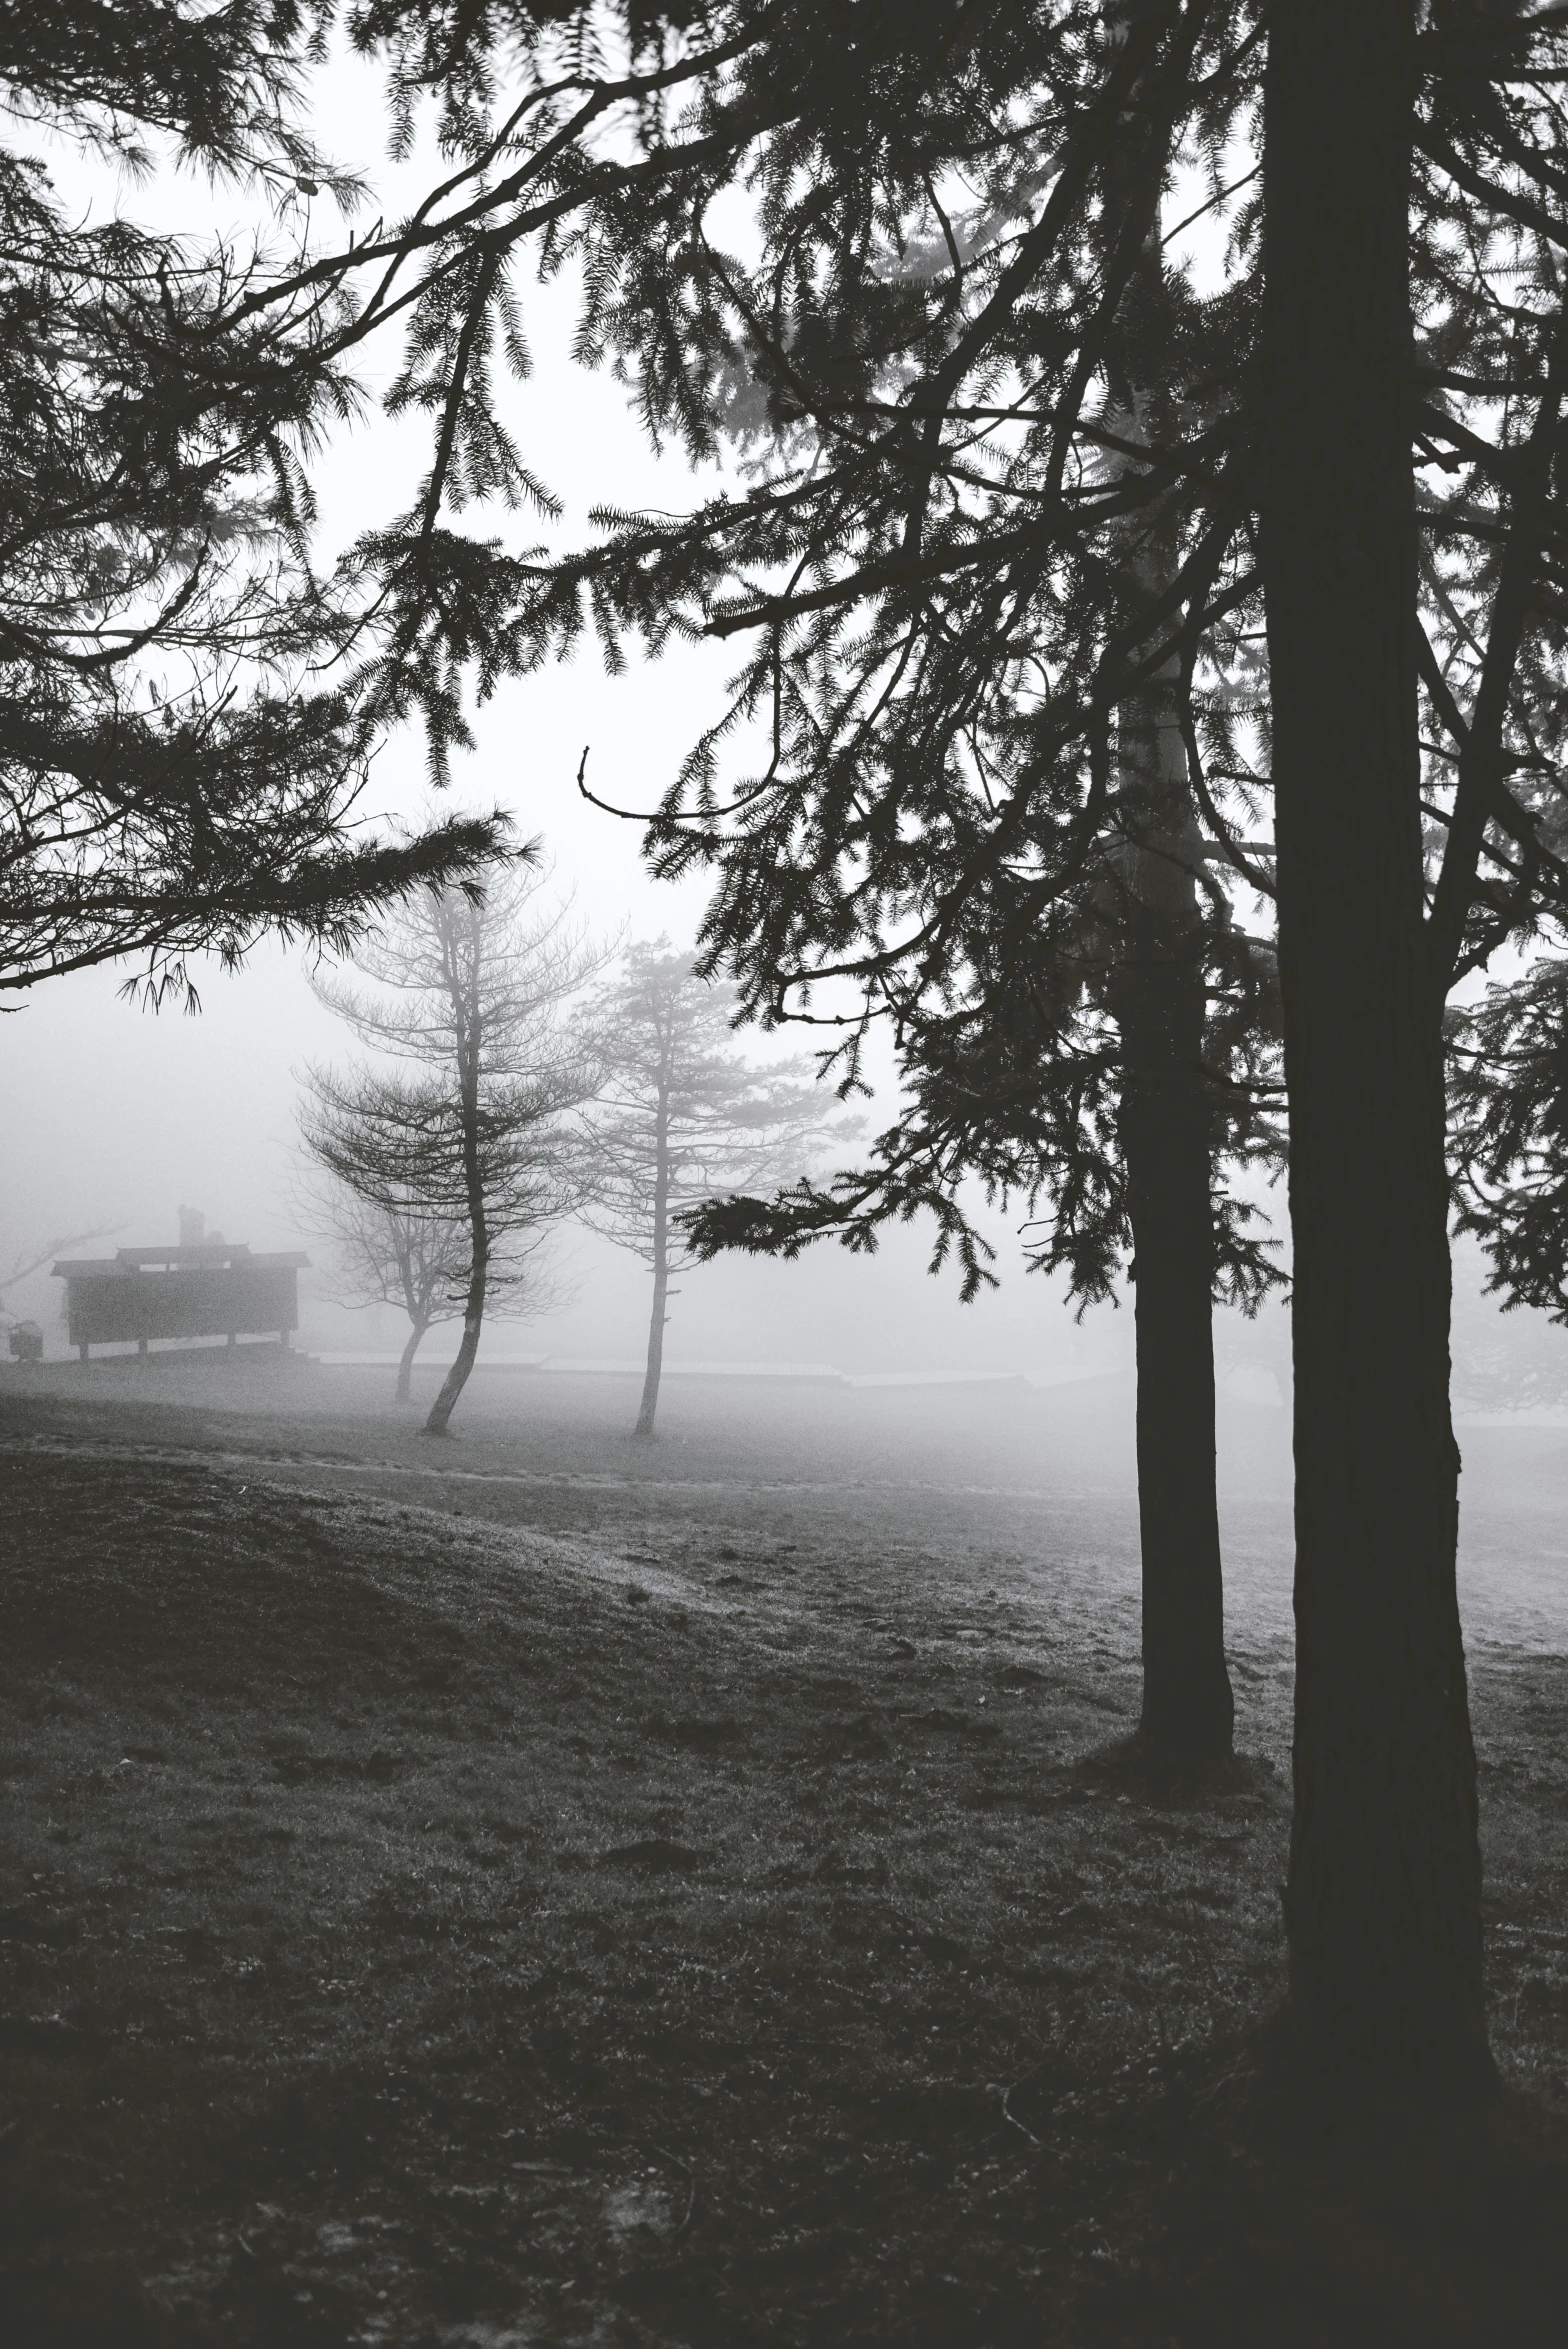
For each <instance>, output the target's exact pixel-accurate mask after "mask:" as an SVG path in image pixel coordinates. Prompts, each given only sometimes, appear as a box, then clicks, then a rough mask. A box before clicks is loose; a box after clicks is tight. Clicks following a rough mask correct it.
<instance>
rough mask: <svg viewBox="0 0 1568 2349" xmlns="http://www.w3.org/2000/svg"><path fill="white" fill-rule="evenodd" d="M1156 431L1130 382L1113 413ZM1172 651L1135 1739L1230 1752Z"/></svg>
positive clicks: (1147, 1181)
mask: <svg viewBox="0 0 1568 2349" xmlns="http://www.w3.org/2000/svg"><path fill="white" fill-rule="evenodd" d="M1162 267H1163V259H1162V252H1161V246H1160V222H1159V216H1158V211H1157V210H1156V213H1155V217H1154V219H1153V221H1152V223H1151V225H1150V229H1149V234H1148V239H1147V242H1146V244H1145V248H1144V255H1143V268H1142V282H1141V284H1140V286H1139V295H1140V298H1141V299H1142V300H1143V301H1144V302H1145V303H1146V304H1147V305H1148V306H1149V307H1150V308H1151V309H1152V310H1153V311H1154V313H1155V314H1156V315H1158V305H1159V302H1160V296H1161V289H1162V275H1161V272H1162ZM1118 421H1119V422H1120V423H1121V425H1122V429H1123V431H1124V433H1125V435H1126V436H1127V437H1129V438H1131V439H1133V440H1137V441H1147V440H1150V439H1157V438H1158V437H1159V436H1160V434H1159V424H1158V420H1157V419H1156V418H1154V417H1153V416H1151V414H1150V413H1149V403H1148V401H1147V400H1146V399H1145V398H1144V397H1143V396H1142V395H1141V394H1140V395H1136V396H1135V398H1134V403H1133V408H1132V410H1131V411H1130V412H1129V413H1128V414H1127V415H1126V416H1125V417H1124V418H1120V419H1118ZM1166 538H1167V534H1166V533H1165V532H1164V531H1163V530H1162V529H1161V528H1160V525H1159V523H1158V520H1157V519H1155V520H1151V519H1150V518H1149V517H1148V516H1140V517H1138V518H1137V520H1136V521H1135V522H1134V523H1133V525H1132V527H1131V530H1130V532H1129V545H1128V549H1127V556H1126V564H1125V571H1124V598H1123V600H1124V605H1125V609H1126V614H1127V617H1128V618H1129V619H1131V618H1132V617H1133V616H1134V615H1135V614H1136V613H1138V612H1140V611H1143V610H1146V609H1147V608H1148V607H1149V606H1150V605H1151V604H1152V603H1153V602H1154V601H1155V600H1156V598H1157V597H1158V596H1159V595H1160V594H1161V593H1162V592H1163V591H1164V589H1165V587H1166V586H1167V585H1168V583H1169V580H1170V578H1171V577H1172V575H1173V573H1174V570H1175V567H1176V550H1175V548H1174V546H1172V545H1169V544H1167V543H1166ZM1180 678H1181V663H1180V659H1179V657H1178V656H1177V655H1175V654H1173V655H1172V656H1171V658H1170V659H1169V660H1168V661H1167V662H1166V663H1165V664H1164V665H1163V667H1162V668H1161V669H1160V670H1159V671H1157V672H1156V674H1155V675H1154V676H1153V677H1151V678H1150V679H1149V680H1148V682H1147V683H1146V684H1145V685H1144V686H1143V688H1142V689H1141V690H1140V691H1139V692H1138V693H1137V694H1135V695H1133V696H1132V697H1130V698H1129V699H1128V701H1126V702H1125V703H1124V704H1123V706H1122V710H1121V716H1120V722H1119V727H1118V741H1117V758H1118V769H1119V772H1118V798H1119V801H1120V805H1121V810H1122V821H1123V824H1124V826H1125V829H1126V834H1127V846H1126V847H1125V849H1123V850H1122V851H1121V852H1120V854H1119V855H1118V856H1117V858H1116V891H1117V901H1116V904H1115V906H1114V909H1113V914H1114V923H1113V935H1114V951H1115V954H1116V958H1117V967H1116V970H1115V972H1114V974H1113V978H1112V983H1111V988H1110V994H1109V1000H1110V1007H1111V1010H1112V1012H1113V1013H1114V1016H1115V1018H1116V1023H1117V1026H1118V1028H1119V1030H1120V1032H1121V1102H1120V1112H1119V1118H1118V1131H1119V1138H1120V1142H1121V1150H1122V1160H1123V1165H1124V1167H1125V1169H1126V1178H1127V1212H1128V1220H1129V1222H1130V1224H1131V1226H1132V1249H1133V1276H1134V1277H1133V1295H1134V1315H1135V1338H1136V1347H1137V1385H1138V1401H1137V1443H1138V1530H1139V1544H1140V1549H1141V1554H1142V1593H1143V1710H1142V1716H1141V1719H1140V1722H1139V1736H1140V1737H1141V1738H1142V1739H1143V1740H1144V1741H1145V1742H1146V1743H1147V1744H1148V1745H1150V1746H1155V1747H1160V1748H1162V1749H1164V1750H1166V1751H1168V1752H1171V1753H1178V1754H1182V1755H1187V1756H1191V1757H1192V1758H1194V1759H1214V1758H1216V1757H1219V1756H1223V1755H1225V1754H1228V1753H1229V1752H1230V1750H1231V1743H1232V1737H1233V1731H1234V1723H1235V1705H1234V1701H1233V1698H1232V1694H1231V1685H1230V1674H1229V1671H1228V1670H1227V1668H1226V1663H1225V1586H1224V1571H1223V1567H1222V1565H1221V1558H1220V1528H1219V1504H1218V1499H1217V1495H1216V1490H1215V1442H1214V1302H1213V1292H1214V1210H1213V1203H1212V1197H1211V1190H1212V1182H1213V1160H1214V1147H1213V1105H1212V1102H1211V1100H1210V1097H1209V1087H1208V1083H1207V1080H1206V1078H1205V1076H1204V1072H1203V1046H1204V1029H1205V1024H1206V1020H1207V1014H1208V991H1207V974H1206V969H1205V930H1206V925H1205V922H1204V918H1203V913H1202V909H1201V906H1200V903H1199V894H1198V883H1197V878H1196V876H1197V871H1198V860H1199V857H1200V856H1201V854H1202V848H1203V842H1202V839H1201V837H1200V835H1199V831H1198V826H1197V821H1196V818H1195V815H1194V812H1193V804H1192V788H1191V783H1190V780H1189V777H1188V773H1187V750H1186V744H1185V742H1184V740H1183V738H1182V731H1181V723H1180V715H1179V709H1178V702H1177V695H1178V692H1179V689H1180Z"/></svg>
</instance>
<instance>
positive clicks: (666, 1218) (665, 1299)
mask: <svg viewBox="0 0 1568 2349" xmlns="http://www.w3.org/2000/svg"><path fill="white" fill-rule="evenodd" d="M654 1147H655V1150H656V1152H657V1157H656V1160H655V1164H654V1183H653V1313H652V1317H651V1318H650V1320H649V1323H648V1367H647V1370H646V1371H645V1373H644V1375H643V1382H642V1404H641V1407H640V1408H639V1410H638V1413H637V1425H636V1427H635V1428H634V1429H633V1431H632V1432H633V1434H634V1435H637V1436H641V1437H642V1438H643V1440H644V1441H645V1442H646V1441H648V1440H649V1439H650V1438H651V1437H652V1435H653V1420H654V1414H655V1412H656V1411H657V1410H658V1408H659V1380H660V1378H661V1377H662V1376H663V1372H664V1324H665V1321H666V1319H667V1318H668V1316H667V1314H666V1310H665V1309H666V1306H667V1305H668V1303H669V1295H670V1158H669V1106H668V1102H667V1100H666V1098H665V1094H664V1090H663V1088H662V1086H661V1088H660V1093H659V1107H658V1114H657V1121H656V1124H655V1127H654Z"/></svg>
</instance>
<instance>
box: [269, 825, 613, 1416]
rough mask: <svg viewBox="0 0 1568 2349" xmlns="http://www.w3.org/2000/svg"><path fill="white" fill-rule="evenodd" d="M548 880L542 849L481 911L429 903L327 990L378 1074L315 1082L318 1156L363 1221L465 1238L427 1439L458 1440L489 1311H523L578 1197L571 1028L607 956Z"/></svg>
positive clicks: (587, 1079) (450, 899)
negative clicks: (516, 1303)
mask: <svg viewBox="0 0 1568 2349" xmlns="http://www.w3.org/2000/svg"><path fill="white" fill-rule="evenodd" d="M546 879H547V876H546V875H545V874H543V873H542V872H541V871H540V869H539V860H538V855H537V849H536V848H535V849H533V850H531V851H530V852H529V853H528V857H527V860H526V861H525V862H524V863H522V864H521V865H513V866H510V867H502V868H499V869H497V870H495V871H494V872H493V873H492V874H491V875H490V876H489V881H488V886H487V888H486V891H485V893H484V895H483V896H474V895H470V894H468V893H467V892H465V891H463V890H457V889H451V890H434V889H431V890H424V891H421V892H420V893H418V895H416V896H415V897H414V898H413V899H412V900H411V902H410V903H409V905H408V906H407V907H406V908H404V909H401V910H400V911H399V912H397V913H396V914H394V915H393V916H392V917H391V918H390V919H389V920H388V921H386V922H385V923H384V924H383V925H382V927H381V928H380V929H379V930H378V931H377V932H376V933H375V934H374V936H373V937H371V938H370V939H368V940H367V941H366V942H365V943H364V945H362V946H361V947H360V948H359V949H358V950H357V951H356V953H355V955H354V958H353V964H352V969H353V971H354V973H355V974H356V976H355V979H354V980H349V979H346V978H344V977H341V976H335V977H331V978H325V977H323V978H318V979H317V981H316V982H315V984H316V992H317V994H318V995H319V996H320V998H321V1000H322V1002H323V1003H325V1004H326V1005H327V1007H328V1009H329V1010H331V1011H334V1012H336V1013H337V1014H338V1016H339V1017H340V1018H341V1019H344V1020H345V1021H347V1023H348V1025H349V1026H350V1028H351V1029H352V1030H353V1032H354V1034H355V1035H356V1036H357V1037H358V1038H359V1040H360V1042H361V1043H362V1044H365V1045H368V1046H369V1047H371V1049H372V1050H373V1051H375V1052H376V1053H377V1054H379V1055H382V1056H384V1059H383V1062H382V1064H381V1065H379V1066H376V1065H372V1066H370V1067H366V1066H363V1065H362V1066H360V1067H358V1068H356V1069H354V1070H352V1071H350V1072H348V1073H346V1074H344V1073H340V1072H337V1071H335V1070H332V1069H327V1068H312V1069H311V1070H310V1071H309V1074H308V1079H307V1083H308V1099H307V1102H306V1106H305V1110H304V1113H303V1116H302V1131H303V1134H304V1139H305V1143H306V1147H307V1149H308V1150H309V1151H310V1152H311V1155H312V1156H313V1157H314V1158H315V1159H316V1161H317V1163H318V1164H319V1165H321V1166H323V1167H325V1168H326V1169H327V1170H328V1171H329V1172H330V1173H331V1174H332V1175H333V1176H334V1177H335V1178H336V1180H337V1181H339V1182H340V1183H342V1184H343V1185H344V1186H345V1187H346V1188H347V1189H348V1190H349V1191H351V1192H352V1193H353V1194H354V1196H355V1197H356V1198H357V1199H359V1200H361V1201H363V1202H364V1203H365V1205H366V1206H367V1207H370V1208H374V1209H376V1210H378V1211H379V1212H381V1213H382V1214H384V1215H388V1216H394V1217H408V1216H410V1215H415V1216H418V1217H420V1218H422V1219H426V1221H427V1223H429V1224H431V1225H434V1226H440V1225H445V1226H447V1227H448V1228H449V1229H451V1230H453V1231H455V1232H460V1233H461V1242H460V1245H459V1246H458V1249H457V1258H458V1261H457V1265H456V1286H457V1290H458V1293H459V1295H460V1298H461V1312H462V1322H463V1333H462V1337H461V1339H460V1341H459V1344H458V1349H457V1355H456V1358H455V1360H454V1361H453V1363H452V1366H451V1368H450V1370H449V1371H448V1373H447V1375H446V1378H445V1379H444V1380H443V1382H442V1385H441V1389H440V1392H439V1393H438V1395H437V1396H436V1399H435V1402H434V1404H433V1405H432V1407H431V1410H430V1415H429V1418H428V1419H427V1421H426V1429H427V1432H428V1433H429V1434H431V1435H445V1434H446V1433H447V1426H448V1422H449V1420H450V1419H451V1416H452V1410H453V1407H454V1405H455V1404H456V1402H457V1399H458V1396H459V1395H460V1394H461V1393H462V1391H463V1388H464V1386H465V1385H466V1383H467V1380H468V1376H469V1373H470V1371H471V1370H472V1369H473V1366H474V1358H475V1356H476V1354H477V1352H478V1349H479V1339H480V1333H481V1330H482V1328H483V1325H484V1317H485V1312H486V1309H487V1307H488V1306H491V1305H492V1304H493V1303H494V1301H495V1300H497V1299H500V1300H501V1301H502V1303H503V1308H504V1305H505V1302H506V1301H507V1300H508V1299H509V1298H510V1299H512V1300H520V1299H522V1298H523V1297H525V1296H526V1295H527V1291H528V1285H529V1283H530V1281H535V1282H536V1281H537V1277H538V1266H537V1262H536V1258H537V1255H538V1251H539V1248H540V1246H541V1244H542V1243H543V1241H544V1240H545V1239H546V1238H547V1237H548V1235H549V1234H550V1232H551V1231H552V1230H553V1229H554V1228H555V1227H556V1226H557V1225H559V1224H560V1223H561V1222H562V1221H563V1219H564V1218H566V1217H567V1216H569V1215H571V1214H572V1213H573V1212H574V1211H575V1209H576V1208H577V1207H578V1206H579V1205H580V1203H581V1200H582V1196H583V1190H584V1180H585V1171H586V1170H585V1163H584V1157H583V1150H582V1141H581V1134H580V1130H579V1128H578V1127H577V1125H576V1124H574V1122H573V1121H572V1118H571V1115H570V1113H571V1112H572V1111H574V1110H577V1109H579V1108H580V1107H581V1106H582V1104H583V1103H584V1102H585V1101H587V1100H588V1099H589V1098H590V1097H591V1096H592V1094H593V1092H594V1090H595V1086H596V1081H597V1080H596V1072H595V1069H594V1066H593V1063H592V1061H591V1060H590V1059H589V1058H588V1056H587V1055H586V1054H585V1052H584V1050H583V1048H582V1045H581V1043H580V1041H579V1040H578V1038H577V1037H576V1035H575V1033H574V1032H573V1030H572V1028H571V1026H570V1024H569V1022H568V1020H567V1018H566V1016H565V1015H566V1007H567V1006H568V1004H569V1003H570V1001H571V999H572V997H573V996H575V995H576V994H578V993H579V991H580V990H581V989H582V987H583V986H584V985H585V983H586V982H587V981H588V980H589V979H591V978H592V977H593V976H594V974H595V973H596V972H597V971H598V970H599V969H600V968H601V966H602V963H603V955H602V953H601V952H600V951H599V950H598V949H597V948H595V947H593V946H592V945H591V944H589V943H588V941H587V940H586V939H585V938H584V936H583V934H582V931H581V929H580V928H579V927H578V925H577V924H576V923H575V922H574V921H573V918H572V915H571V912H570V908H569V907H568V906H566V905H563V904H561V903H560V902H559V901H557V900H554V899H552V898H549V897H547V896H546V894H545V889H546ZM364 982H368V983H364ZM387 1062H390V1063H391V1065H390V1067H389V1066H387V1065H386V1063H387Z"/></svg>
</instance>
